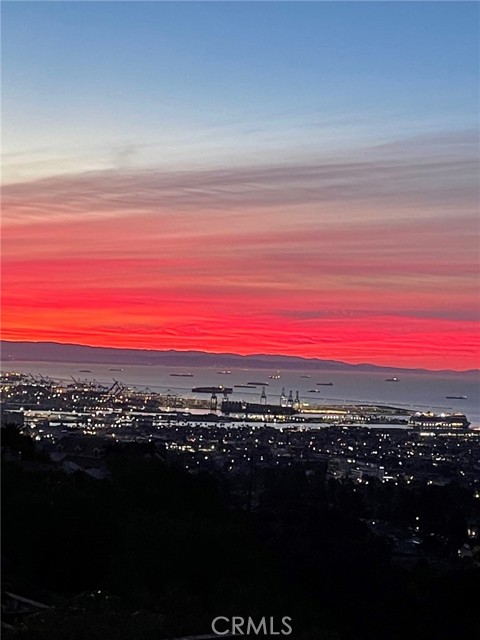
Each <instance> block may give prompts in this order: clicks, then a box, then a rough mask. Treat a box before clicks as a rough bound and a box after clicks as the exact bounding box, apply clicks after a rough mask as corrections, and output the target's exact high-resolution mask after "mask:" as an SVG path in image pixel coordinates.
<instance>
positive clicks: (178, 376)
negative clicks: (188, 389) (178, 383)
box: [170, 373, 193, 378]
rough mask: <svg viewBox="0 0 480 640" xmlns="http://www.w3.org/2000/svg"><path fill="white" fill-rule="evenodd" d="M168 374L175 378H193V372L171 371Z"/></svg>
mask: <svg viewBox="0 0 480 640" xmlns="http://www.w3.org/2000/svg"><path fill="white" fill-rule="evenodd" d="M170 375H171V376H175V377H176V378H193V373H171V374H170Z"/></svg>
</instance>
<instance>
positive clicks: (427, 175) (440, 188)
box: [3, 132, 479, 224]
mask: <svg viewBox="0 0 480 640" xmlns="http://www.w3.org/2000/svg"><path fill="white" fill-rule="evenodd" d="M134 152H135V150H134V147H128V148H125V149H123V151H122V150H120V151H119V156H117V159H118V160H119V161H121V163H123V164H124V163H125V162H126V161H127V160H128V158H129V157H130V156H131V155H132V153H134ZM478 169H479V162H478V139H477V136H476V134H475V133H474V132H460V133H458V134H453V133H452V134H450V135H439V136H433V135H431V136H424V137H420V138H413V139H410V140H408V141H407V140H402V141H397V142H394V143H390V144H389V145H383V146H379V147H376V148H366V149H364V150H363V151H359V152H358V153H356V154H354V155H353V156H352V157H335V158H328V157H327V158H322V157H319V158H318V160H317V161H316V162H309V163H299V162H294V163H291V162H289V161H288V159H285V160H279V162H278V163H276V164H269V165H265V164H263V165H258V166H247V167H244V168H238V167H237V168H233V169H231V168H225V169H211V170H198V171H185V172H179V171H171V172H169V171H159V170H155V169H150V170H133V169H128V168H119V169H117V170H108V171H92V172H88V173H83V174H78V175H75V174H74V175H65V176H58V177H53V178H48V179H43V180H38V181H34V182H29V183H19V184H13V185H8V186H6V187H5V188H4V195H3V198H4V200H3V206H4V212H5V213H4V220H5V223H10V224H30V223H32V222H35V221H44V222H54V221H55V222H56V221H58V220H64V219H69V218H78V216H82V217H88V218H92V219H93V218H96V217H104V216H106V217H111V216H121V215H140V214H146V213H147V214H154V215H160V216H166V217H168V216H172V215H173V214H178V213H182V212H187V213H188V212H197V213H199V214H200V213H202V212H205V211H226V212H230V213H231V212H233V211H239V210H241V211H245V210H249V209H259V208H261V209H268V208H276V209H279V210H280V211H282V210H285V209H286V208H288V207H295V206H304V207H306V206H310V207H314V206H317V205H318V206H326V205H345V206H349V207H351V209H350V213H349V215H350V216H352V217H354V216H355V208H359V209H363V208H364V207H365V205H371V206H372V207H375V208H377V207H382V206H383V207H384V208H385V209H384V210H385V211H387V209H389V208H390V207H392V206H393V207H395V208H397V209H398V208H399V207H403V208H415V207H416V208H418V207H424V208H436V207H438V208H445V207H450V208H452V209H454V208H459V209H460V210H464V209H465V208H466V207H468V208H469V210H470V211H472V210H474V208H475V207H476V203H477V202H478V195H479V183H478Z"/></svg>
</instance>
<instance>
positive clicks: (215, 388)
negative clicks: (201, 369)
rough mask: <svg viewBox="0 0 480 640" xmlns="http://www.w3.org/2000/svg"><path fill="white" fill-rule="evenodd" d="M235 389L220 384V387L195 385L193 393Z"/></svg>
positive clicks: (221, 391) (223, 391) (225, 391)
mask: <svg viewBox="0 0 480 640" xmlns="http://www.w3.org/2000/svg"><path fill="white" fill-rule="evenodd" d="M232 392H233V389H232V388H231V387H224V386H223V385H220V386H219V387H193V389H192V393H232Z"/></svg>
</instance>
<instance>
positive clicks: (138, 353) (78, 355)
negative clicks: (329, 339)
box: [0, 340, 478, 373]
mask: <svg viewBox="0 0 480 640" xmlns="http://www.w3.org/2000/svg"><path fill="white" fill-rule="evenodd" d="M0 349H1V359H2V361H7V360H34V361H35V360H36V361H46V362H75V363H88V364H116V365H120V364H137V365H165V366H171V367H175V366H177V367H181V366H185V367H209V366H211V367H221V368H228V367H251V368H256V369H273V370H276V369H303V370H310V369H311V370H315V369H323V370H331V371H379V372H381V371H383V372H389V371H398V370H402V369H403V368H402V367H383V366H377V365H373V364H367V363H362V364H348V363H346V362H340V361H336V360H321V359H319V358H302V357H300V356H286V355H285V356H283V355H267V354H253V355H246V356H242V355H239V354H235V353H207V352H205V351H175V350H173V349H170V350H167V351H159V350H149V349H117V348H111V347H89V346H85V345H78V344H60V343H58V342H12V341H9V340H2V341H0ZM404 370H405V371H410V372H427V371H428V372H429V373H432V371H429V370H427V369H404ZM433 373H478V370H476V369H471V370H469V371H462V372H460V371H450V370H443V371H434V372H433Z"/></svg>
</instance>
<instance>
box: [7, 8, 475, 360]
mask: <svg viewBox="0 0 480 640" xmlns="http://www.w3.org/2000/svg"><path fill="white" fill-rule="evenodd" d="M479 9H480V7H479V5H478V4H476V3H473V2H423V3H417V2H398V3H397V2H381V3H378V2H352V3H350V2H261V3H257V2H246V3H242V2H212V3H204V2H193V3H189V2H175V3H168V2H2V23H3V24H2V41H3V44H2V76H3V81H2V84H3V104H2V119H3V145H2V146H3V152H4V153H3V183H4V187H3V197H2V200H3V202H2V205H3V206H2V209H3V212H2V335H3V338H4V339H8V340H35V341H43V340H48V341H58V342H68V343H76V344H88V345H101V346H118V347H135V348H150V349H171V348H173V349H181V350H185V349H200V350H205V351H211V352H216V351H217V352H218V351H222V352H224V351H229V352H236V353H242V354H247V353H272V354H289V355H300V356H306V357H318V358H327V359H336V360H344V361H346V362H352V363H358V362H371V363H374V364H386V365H398V366H402V367H426V368H431V369H444V368H452V369H460V370H462V369H469V368H476V367H478V366H479V359H478V354H479V330H478V326H479V324H478V320H479V307H480V298H479V279H478V270H479V253H480V251H479V211H478V201H479V178H478V171H479V162H478V160H479V158H478V155H479V147H478V144H479V137H478V124H479V99H478V88H479V62H478V61H479V28H478V19H479Z"/></svg>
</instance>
